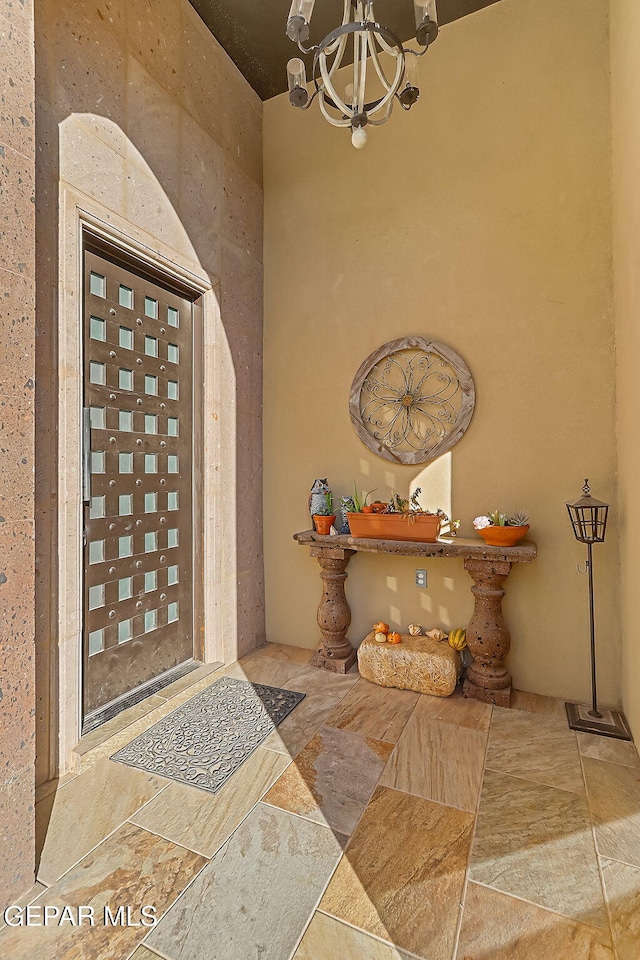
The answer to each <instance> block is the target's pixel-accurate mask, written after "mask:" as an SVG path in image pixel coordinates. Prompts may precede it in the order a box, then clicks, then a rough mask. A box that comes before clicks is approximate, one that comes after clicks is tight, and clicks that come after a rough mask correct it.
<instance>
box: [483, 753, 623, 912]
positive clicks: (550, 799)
mask: <svg viewBox="0 0 640 960" xmlns="http://www.w3.org/2000/svg"><path fill="white" fill-rule="evenodd" d="M470 876H471V878H472V879H473V880H477V881H479V882H480V883H484V884H486V885H487V886H491V887H495V888H496V889H497V890H501V891H502V892H503V893H510V894H513V895H514V896H516V897H521V898H522V899H523V900H529V901H531V902H532V903H536V904H539V905H540V906H543V907H547V908H548V909H549V910H555V911H556V912H557V913H561V914H564V915H565V916H567V917H570V918H571V919H573V920H577V921H579V922H582V923H585V924H587V925H590V926H596V927H607V924H608V921H607V916H606V911H605V907H604V900H603V895H602V886H601V883H600V875H599V872H598V865H597V860H596V855H595V849H594V843H593V832H592V829H591V821H590V819H589V811H588V808H587V802H586V799H585V798H584V797H580V796H579V795H578V794H575V793H571V792H569V791H567V790H555V789H554V788H552V787H547V786H544V785H542V784H537V783H530V782H528V781H526V780H521V779H519V778H517V777H508V776H505V775H504V774H501V773H494V772H492V771H490V770H487V772H486V774H485V781H484V786H483V790H482V796H481V799H480V809H479V814H478V821H477V825H476V835H475V840H474V843H473V849H472V853H471V864H470Z"/></svg>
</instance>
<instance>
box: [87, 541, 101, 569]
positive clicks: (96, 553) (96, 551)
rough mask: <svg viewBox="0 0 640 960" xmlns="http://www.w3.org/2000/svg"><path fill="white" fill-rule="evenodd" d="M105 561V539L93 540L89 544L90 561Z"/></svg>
mask: <svg viewBox="0 0 640 960" xmlns="http://www.w3.org/2000/svg"><path fill="white" fill-rule="evenodd" d="M103 561H104V540H92V541H91V543H90V544H89V563H102V562H103Z"/></svg>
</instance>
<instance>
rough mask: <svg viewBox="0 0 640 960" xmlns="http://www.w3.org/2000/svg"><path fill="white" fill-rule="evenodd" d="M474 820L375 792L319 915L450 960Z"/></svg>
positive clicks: (423, 954) (428, 804)
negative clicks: (333, 918)
mask: <svg viewBox="0 0 640 960" xmlns="http://www.w3.org/2000/svg"><path fill="white" fill-rule="evenodd" d="M472 826H473V817H471V816H470V815H469V814H466V813H462V812H461V811H460V810H453V809H451V808H449V807H443V806H441V805H440V804H437V803H432V802H431V801H429V800H424V799H422V798H421V797H413V796H410V795H409V794H407V793H400V792H399V791H397V790H389V789H388V788H387V787H381V786H379V787H378V788H377V789H376V792H375V793H374V795H373V798H372V800H371V802H370V803H369V806H368V807H367V809H366V811H365V813H364V816H363V818H362V820H361V821H360V823H359V824H358V827H357V829H356V831H355V833H354V834H353V836H352V838H351V841H350V843H349V846H348V847H347V851H346V853H345V855H344V856H343V858H342V860H341V861H340V864H339V866H338V869H337V870H336V872H335V874H334V875H333V877H332V879H331V883H330V884H329V887H328V888H327V892H326V893H325V895H324V897H323V898H322V900H321V902H320V910H321V911H323V912H325V913H329V914H331V915H332V916H334V917H336V918H337V919H339V920H344V921H346V922H347V923H350V924H352V925H353V926H355V927H359V928H360V929H361V930H364V931H365V932H368V933H372V934H374V935H375V936H378V937H380V938H382V939H383V940H388V941H390V942H391V943H394V944H396V945H397V946H398V947H399V948H400V949H404V950H408V951H410V952H412V953H415V954H417V955H418V956H421V957H427V958H428V960H450V958H451V955H452V952H453V945H454V940H455V934H456V926H457V922H458V912H459V905H460V898H461V896H462V889H463V884H464V874H465V866H466V862H467V857H468V853H469V844H470V842H471V831H472Z"/></svg>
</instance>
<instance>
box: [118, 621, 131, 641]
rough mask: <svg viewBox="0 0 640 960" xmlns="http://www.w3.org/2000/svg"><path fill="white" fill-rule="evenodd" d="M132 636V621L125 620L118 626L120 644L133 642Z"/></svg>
mask: <svg viewBox="0 0 640 960" xmlns="http://www.w3.org/2000/svg"><path fill="white" fill-rule="evenodd" d="M132 636H133V630H132V628H131V620H123V621H122V623H119V624H118V643H126V642H127V640H131V638H132Z"/></svg>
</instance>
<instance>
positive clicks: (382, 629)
mask: <svg viewBox="0 0 640 960" xmlns="http://www.w3.org/2000/svg"><path fill="white" fill-rule="evenodd" d="M373 631H374V633H389V624H388V623H383V622H382V620H380V622H379V623H374V625H373Z"/></svg>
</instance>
